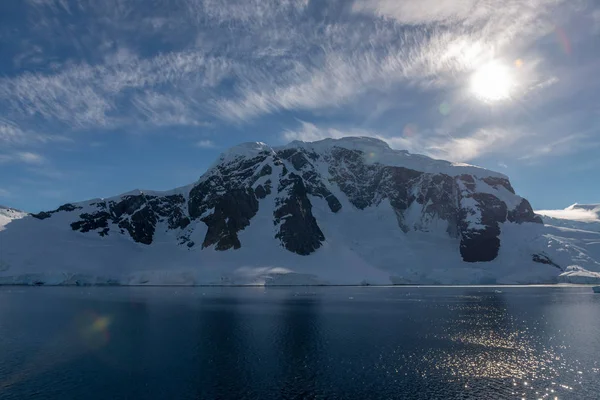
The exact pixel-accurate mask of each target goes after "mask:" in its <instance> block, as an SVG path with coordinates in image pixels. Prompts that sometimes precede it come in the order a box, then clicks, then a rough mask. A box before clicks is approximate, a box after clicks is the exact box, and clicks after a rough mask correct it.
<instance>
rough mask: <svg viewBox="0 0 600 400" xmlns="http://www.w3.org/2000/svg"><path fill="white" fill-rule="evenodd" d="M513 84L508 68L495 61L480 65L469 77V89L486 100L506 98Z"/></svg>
mask: <svg viewBox="0 0 600 400" xmlns="http://www.w3.org/2000/svg"><path fill="white" fill-rule="evenodd" d="M513 85H514V81H513V76H512V74H511V71H510V69H509V68H508V67H507V66H506V65H503V64H501V63H499V62H497V61H493V62H490V63H487V64H485V65H482V66H481V67H479V68H478V69H477V70H476V71H475V73H474V74H473V76H472V77H471V91H472V92H473V94H474V95H475V96H477V97H478V98H479V99H481V100H483V101H487V102H494V101H499V100H506V99H508V98H509V97H510V93H511V90H512V88H513Z"/></svg>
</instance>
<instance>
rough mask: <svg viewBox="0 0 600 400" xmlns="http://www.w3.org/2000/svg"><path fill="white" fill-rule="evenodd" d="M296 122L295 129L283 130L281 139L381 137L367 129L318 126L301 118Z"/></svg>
mask: <svg viewBox="0 0 600 400" xmlns="http://www.w3.org/2000/svg"><path fill="white" fill-rule="evenodd" d="M298 122H300V126H299V127H298V128H297V129H286V130H284V131H283V133H282V135H281V138H282V140H283V141H285V142H291V141H293V140H301V141H303V142H314V141H317V140H322V139H327V138H333V139H338V138H341V137H344V136H372V137H379V138H381V136H380V135H378V134H377V133H375V132H372V131H369V130H363V129H356V128H349V129H337V128H332V127H318V126H317V125H315V124H313V123H310V122H306V121H302V120H298Z"/></svg>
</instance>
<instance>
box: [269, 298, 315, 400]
mask: <svg viewBox="0 0 600 400" xmlns="http://www.w3.org/2000/svg"><path fill="white" fill-rule="evenodd" d="M319 309H320V300H319V298H318V297H316V296H311V295H304V296H298V295H297V294H296V293H294V294H290V295H289V297H288V298H287V299H285V300H284V301H283V304H282V307H281V309H280V313H279V318H280V319H281V324H280V326H279V329H278V331H277V333H276V336H275V345H276V347H277V349H278V353H279V354H278V358H279V368H280V370H281V379H280V380H279V382H278V386H279V389H278V392H279V395H280V396H281V398H285V399H295V398H298V399H301V398H305V397H306V396H307V395H309V394H310V396H311V397H313V396H314V397H318V396H322V395H323V393H322V390H321V388H320V387H321V385H322V382H321V379H322V366H321V365H320V364H321V355H322V354H323V349H322V348H321V340H322V339H321V337H320V336H319V335H320V333H321V331H320V328H319V324H320V310H319Z"/></svg>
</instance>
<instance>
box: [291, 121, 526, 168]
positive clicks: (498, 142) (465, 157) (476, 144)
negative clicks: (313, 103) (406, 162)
mask: <svg viewBox="0 0 600 400" xmlns="http://www.w3.org/2000/svg"><path fill="white" fill-rule="evenodd" d="M299 122H300V126H299V127H298V128H297V129H286V130H284V131H283V133H282V135H281V137H282V139H283V140H284V141H287V142H289V141H292V140H302V141H307V142H310V141H315V140H321V139H325V138H340V137H344V136H370V137H375V138H377V139H381V140H383V141H385V142H387V143H388V144H389V145H390V147H392V148H394V149H398V150H408V151H410V152H411V153H418V154H424V155H427V156H429V157H433V158H438V159H444V160H450V161H454V162H464V161H470V160H473V159H475V158H478V157H481V156H482V155H484V154H487V153H491V152H498V151H501V150H502V149H508V148H510V145H511V144H512V143H514V142H515V141H516V140H517V139H518V137H519V135H518V134H517V132H515V131H506V130H503V129H499V128H488V129H479V130H476V131H475V132H473V133H472V134H470V135H467V136H463V137H453V136H451V135H448V134H444V133H440V132H436V131H432V130H422V131H419V130H418V129H416V128H411V129H413V130H412V131H411V130H408V129H405V132H403V134H401V135H399V134H396V135H390V134H384V133H381V132H378V131H376V130H369V129H359V128H334V127H319V126H317V125H315V124H312V123H310V122H306V121H301V120H299Z"/></svg>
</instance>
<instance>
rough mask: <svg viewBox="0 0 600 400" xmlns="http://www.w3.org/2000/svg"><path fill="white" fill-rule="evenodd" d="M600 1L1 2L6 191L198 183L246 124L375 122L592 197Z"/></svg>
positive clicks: (419, 146) (377, 130)
mask: <svg viewBox="0 0 600 400" xmlns="http://www.w3.org/2000/svg"><path fill="white" fill-rule="evenodd" d="M599 72H600V3H598V2H593V1H588V0H551V1H547V0H456V1H444V2H441V1H438V0H405V1H399V0H363V1H350V0H343V1H336V0H332V1H327V2H326V1H322V0H320V1H312V0H232V1H225V0H223V1H217V0H102V1H97V0H2V1H1V2H0V204H3V205H7V206H11V207H15V208H19V209H23V210H26V211H31V212H34V211H39V210H48V209H53V208H56V207H57V206H58V205H60V204H63V203H66V202H75V201H83V200H86V199H91V198H97V197H109V196H112V195H116V194H119V193H123V192H127V191H130V190H132V189H136V188H139V189H152V190H167V189H171V188H174V187H178V186H182V185H186V184H189V183H192V182H194V181H195V180H197V179H198V178H199V177H200V176H201V174H202V173H203V172H204V171H205V170H206V168H207V167H208V166H209V165H210V164H212V163H213V161H214V160H215V159H216V158H217V157H218V155H219V153H220V152H222V151H224V150H225V149H227V148H228V147H230V146H233V145H236V144H238V143H241V142H247V141H262V142H266V143H268V144H270V145H273V146H276V145H281V144H285V143H287V142H289V141H291V140H306V141H310V140H318V139H322V138H327V137H341V136H346V135H354V136H356V135H359V136H374V137H378V138H380V139H383V140H385V141H387V142H388V143H389V145H390V146H391V147H392V148H396V149H406V150H408V151H410V152H414V153H420V154H425V155H428V156H431V157H434V158H440V159H446V160H450V161H454V162H463V163H469V164H475V165H480V166H483V167H485V168H489V169H492V170H495V171H500V172H502V173H505V174H506V175H508V176H509V177H510V179H511V182H512V183H513V186H514V187H515V189H516V190H517V192H518V193H519V194H520V195H522V196H524V197H526V198H528V199H529V200H530V201H531V203H532V205H533V207H534V208H535V209H559V208H565V207H567V206H569V205H570V204H573V203H575V202H578V203H594V202H595V203H598V202H600V174H599V173H598V172H599V171H600V156H599V155H600V77H598V73H599Z"/></svg>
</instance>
